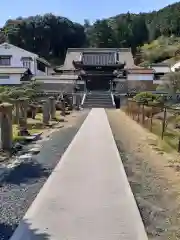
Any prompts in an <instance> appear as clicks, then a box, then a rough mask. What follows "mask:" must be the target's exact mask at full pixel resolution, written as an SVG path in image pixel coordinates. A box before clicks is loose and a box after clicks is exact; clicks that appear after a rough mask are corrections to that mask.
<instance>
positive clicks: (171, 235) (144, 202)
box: [107, 110, 180, 240]
mask: <svg viewBox="0 0 180 240" xmlns="http://www.w3.org/2000/svg"><path fill="white" fill-rule="evenodd" d="M107 115H108V118H109V122H110V126H111V129H112V132H113V135H114V138H115V141H116V144H117V147H118V149H119V152H120V155H121V157H122V161H123V164H124V167H125V170H126V173H127V176H128V179H129V182H130V185H131V188H132V191H133V193H134V195H135V198H136V201H137V204H138V207H139V209H140V212H141V216H142V219H143V222H144V225H145V228H146V231H147V234H148V237H149V239H151V240H152V239H153V240H167V239H170V240H177V239H180V156H179V155H178V154H177V153H176V152H174V153H171V154H167V153H164V152H162V151H161V149H159V147H157V146H156V143H157V142H158V141H159V139H158V137H157V136H155V135H154V134H151V133H150V132H148V130H146V129H144V128H143V127H141V126H140V125H138V124H137V123H136V122H135V121H133V120H132V119H130V118H129V117H128V116H127V115H126V114H125V113H124V112H122V111H121V110H108V111H107Z"/></svg>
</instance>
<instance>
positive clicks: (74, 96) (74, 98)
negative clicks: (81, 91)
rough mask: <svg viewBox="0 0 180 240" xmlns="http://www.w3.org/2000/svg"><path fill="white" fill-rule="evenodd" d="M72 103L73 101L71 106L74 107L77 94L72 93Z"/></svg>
mask: <svg viewBox="0 0 180 240" xmlns="http://www.w3.org/2000/svg"><path fill="white" fill-rule="evenodd" d="M72 103H73V108H76V104H77V95H76V94H73V99H72Z"/></svg>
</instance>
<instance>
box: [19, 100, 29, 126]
mask: <svg viewBox="0 0 180 240" xmlns="http://www.w3.org/2000/svg"><path fill="white" fill-rule="evenodd" d="M28 102H29V99H28V98H20V99H19V105H20V118H22V119H23V120H24V123H26V124H27V110H28Z"/></svg>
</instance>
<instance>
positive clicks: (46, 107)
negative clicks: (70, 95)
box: [42, 101, 50, 125]
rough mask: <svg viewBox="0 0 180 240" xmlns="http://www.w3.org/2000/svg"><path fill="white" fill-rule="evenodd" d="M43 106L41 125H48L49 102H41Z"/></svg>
mask: <svg viewBox="0 0 180 240" xmlns="http://www.w3.org/2000/svg"><path fill="white" fill-rule="evenodd" d="M42 104H43V108H42V111H43V124H45V125H48V124H49V120H50V113H49V102H48V101H42Z"/></svg>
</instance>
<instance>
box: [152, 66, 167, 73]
mask: <svg viewBox="0 0 180 240" xmlns="http://www.w3.org/2000/svg"><path fill="white" fill-rule="evenodd" d="M152 69H154V70H155V72H156V73H169V72H170V71H171V68H170V67H163V66H162V67H161V66H159V67H152Z"/></svg>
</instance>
